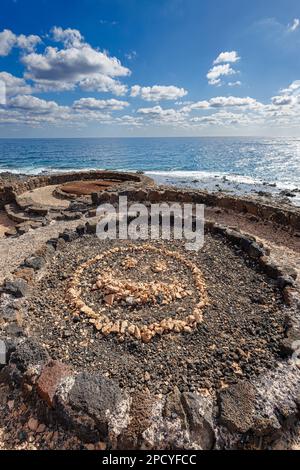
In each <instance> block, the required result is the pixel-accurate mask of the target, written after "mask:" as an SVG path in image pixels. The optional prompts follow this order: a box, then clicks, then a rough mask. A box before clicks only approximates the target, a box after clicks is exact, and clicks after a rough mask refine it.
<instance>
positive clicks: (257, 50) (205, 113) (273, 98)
mask: <svg viewBox="0 0 300 470" xmlns="http://www.w3.org/2000/svg"><path fill="white" fill-rule="evenodd" d="M299 53H300V4H299V1H297V0H272V1H271V0H264V1H261V0H252V1H251V6H250V2H241V1H237V0H227V1H224V0H211V1H208V0H207V1H201V0H85V1H82V0H81V1H79V0H72V1H71V0H64V1H60V2H59V1H56V0H52V1H49V0H2V2H1V16H0V64H1V65H0V102H1V103H2V104H1V105H0V137H64V136H66V137H68V136H70V137H72V136H78V137H80V136H94V137H98V136H174V135H175V136H188V135H276V136H277V135H300V126H299V125H300V114H299V111H300V61H299Z"/></svg>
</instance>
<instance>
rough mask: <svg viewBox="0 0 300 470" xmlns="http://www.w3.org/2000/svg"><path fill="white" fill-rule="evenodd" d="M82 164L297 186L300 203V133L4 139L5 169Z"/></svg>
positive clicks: (160, 176)
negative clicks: (279, 135) (288, 135)
mask: <svg viewBox="0 0 300 470" xmlns="http://www.w3.org/2000/svg"><path fill="white" fill-rule="evenodd" d="M81 169H114V170H124V171H137V170H142V171H144V172H145V173H146V174H147V175H149V176H152V177H153V178H154V179H155V180H156V181H157V182H158V183H164V184H176V185H177V186H188V187H193V188H203V189H208V190H214V191H218V190H223V191H228V192H234V193H237V194H245V193H246V194H249V193H250V194H252V193H255V192H260V193H269V194H270V195H273V196H276V195H278V194H279V193H280V192H281V191H287V190H288V191H295V192H294V197H291V201H293V202H294V203H295V204H297V205H300V139H296V138H253V137H251V138H249V137H243V138H231V137H227V138H221V137H220V138H216V137H199V138H197V137H195V138H193V137H191V138H99V139H97V138H95V139H92V138H78V139H0V173H1V172H6V171H9V172H13V173H24V174H41V173H48V172H57V171H74V170H81ZM270 197H272V196H270Z"/></svg>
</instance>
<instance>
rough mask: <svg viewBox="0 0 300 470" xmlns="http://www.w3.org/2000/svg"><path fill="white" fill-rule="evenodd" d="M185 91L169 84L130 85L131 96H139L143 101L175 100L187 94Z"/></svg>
mask: <svg viewBox="0 0 300 470" xmlns="http://www.w3.org/2000/svg"><path fill="white" fill-rule="evenodd" d="M187 93H188V92H187V91H186V90H185V89H184V88H178V87H177V86H174V85H170V86H164V85H154V86H147V87H141V86H139V85H134V86H133V87H131V94H130V95H131V96H132V97H137V96H139V97H141V98H142V99H143V100H145V101H163V100H177V99H179V98H182V97H183V96H185V95H187Z"/></svg>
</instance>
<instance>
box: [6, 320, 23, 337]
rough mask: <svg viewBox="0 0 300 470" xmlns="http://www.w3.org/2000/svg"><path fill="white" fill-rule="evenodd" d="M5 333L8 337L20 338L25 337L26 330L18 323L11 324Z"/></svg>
mask: <svg viewBox="0 0 300 470" xmlns="http://www.w3.org/2000/svg"><path fill="white" fill-rule="evenodd" d="M5 332H6V334H7V335H8V336H11V337H17V338H20V337H21V336H24V330H23V328H21V327H20V326H19V325H18V324H17V323H10V324H9V325H7V327H6V328H5Z"/></svg>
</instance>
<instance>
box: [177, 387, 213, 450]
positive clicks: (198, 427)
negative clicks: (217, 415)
mask: <svg viewBox="0 0 300 470" xmlns="http://www.w3.org/2000/svg"><path fill="white" fill-rule="evenodd" d="M202 400H203V399H202V398H201V397H200V396H199V395H196V394H195V393H183V394H182V395H181V401H182V405H183V409H184V411H185V413H186V416H187V421H188V425H189V430H190V435H191V438H192V440H194V441H195V442H197V444H199V445H200V446H201V449H202V450H209V449H212V447H213V445H214V442H215V433H214V430H213V428H212V424H211V420H210V418H211V417H209V416H208V412H207V411H206V412H205V411H203V410H205V406H203V403H202Z"/></svg>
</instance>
